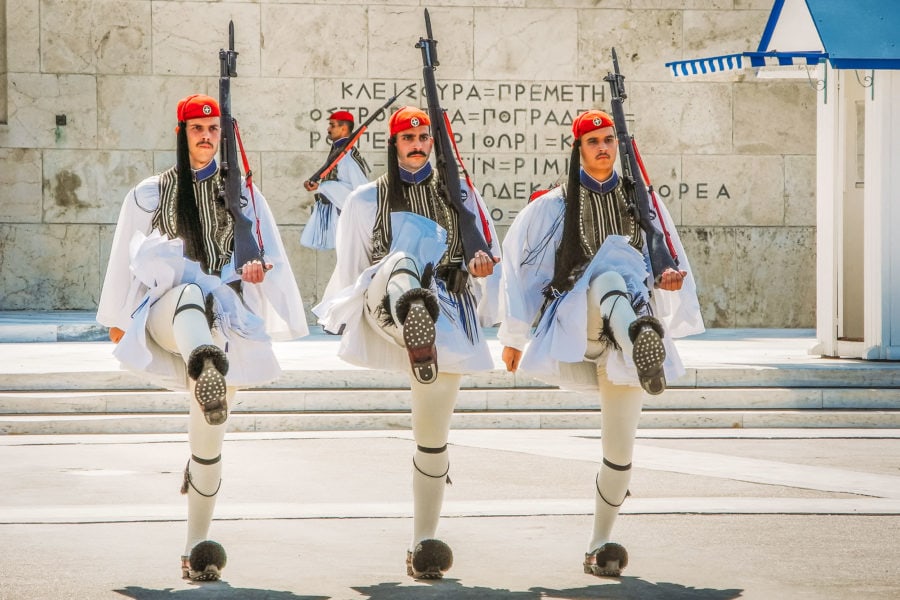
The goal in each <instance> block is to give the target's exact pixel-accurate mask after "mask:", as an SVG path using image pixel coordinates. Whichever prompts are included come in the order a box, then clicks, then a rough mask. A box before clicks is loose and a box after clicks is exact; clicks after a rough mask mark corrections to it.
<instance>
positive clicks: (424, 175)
mask: <svg viewBox="0 0 900 600" xmlns="http://www.w3.org/2000/svg"><path fill="white" fill-rule="evenodd" d="M429 175H431V163H430V162H427V163H425V165H424V166H423V167H422V168H421V169H419V170H418V171H416V172H415V173H411V172H409V171H407V170H406V169H404V168H403V167H400V179H401V181H403V182H404V183H414V184H419V183H422V182H423V181H425V180H426V179H428V177H429Z"/></svg>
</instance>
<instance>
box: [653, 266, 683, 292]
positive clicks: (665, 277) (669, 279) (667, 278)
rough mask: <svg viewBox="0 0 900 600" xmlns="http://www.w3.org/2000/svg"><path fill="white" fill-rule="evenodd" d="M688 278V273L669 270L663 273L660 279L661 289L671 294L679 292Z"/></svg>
mask: <svg viewBox="0 0 900 600" xmlns="http://www.w3.org/2000/svg"><path fill="white" fill-rule="evenodd" d="M685 277H687V271H676V270H675V269H672V268H669V269H666V270H665V271H663V274H662V277H660V278H659V286H658V287H659V289H661V290H667V291H670V292H677V291H678V290H680V289H681V286H682V285H684V278H685Z"/></svg>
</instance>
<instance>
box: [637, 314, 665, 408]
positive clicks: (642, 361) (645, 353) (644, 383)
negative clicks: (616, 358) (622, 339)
mask: <svg viewBox="0 0 900 600" xmlns="http://www.w3.org/2000/svg"><path fill="white" fill-rule="evenodd" d="M632 359H633V360H634V366H635V368H636V369H637V373H638V379H639V380H640V382H641V387H642V388H644V390H645V391H646V392H647V393H648V394H651V395H653V396H656V395H658V394H662V393H663V392H664V391H665V390H666V374H665V371H664V369H663V363H664V362H665V360H666V346H665V344H663V341H662V338H661V337H659V334H658V333H656V331H654V330H653V329H652V328H650V327H644V329H642V330H641V332H640V333H639V334H638V336H637V338H636V339H635V340H634V351H633V352H632Z"/></svg>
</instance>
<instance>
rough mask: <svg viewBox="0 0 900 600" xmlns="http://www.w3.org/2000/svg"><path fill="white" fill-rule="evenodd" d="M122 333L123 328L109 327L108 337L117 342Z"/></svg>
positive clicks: (123, 333) (123, 332)
mask: <svg viewBox="0 0 900 600" xmlns="http://www.w3.org/2000/svg"><path fill="white" fill-rule="evenodd" d="M123 335H125V331H124V330H123V329H119V328H118V327H110V328H109V339H111V340H112V342H113V343H114V344H118V343H119V340H121V339H122V336H123Z"/></svg>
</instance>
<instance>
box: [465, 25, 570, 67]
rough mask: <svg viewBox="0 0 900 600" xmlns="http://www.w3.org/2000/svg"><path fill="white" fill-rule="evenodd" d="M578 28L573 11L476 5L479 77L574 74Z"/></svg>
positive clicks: (476, 48) (476, 54) (475, 33)
mask: <svg viewBox="0 0 900 600" xmlns="http://www.w3.org/2000/svg"><path fill="white" fill-rule="evenodd" d="M577 28H578V19H577V14H576V13H575V12H572V11H559V10H551V9H521V10H516V11H509V10H508V9H502V8H496V9H493V8H486V9H480V8H479V9H475V31H474V35H475V78H476V79H488V80H491V79H522V80H526V81H528V80H534V79H573V78H575V76H576V65H577V58H578V44H577V38H576V37H575V36H574V35H573V34H572V32H575V31H577ZM564 32H569V35H559V33H564ZM535 56H540V57H541V59H540V60H533V59H530V58H531V57H535Z"/></svg>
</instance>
